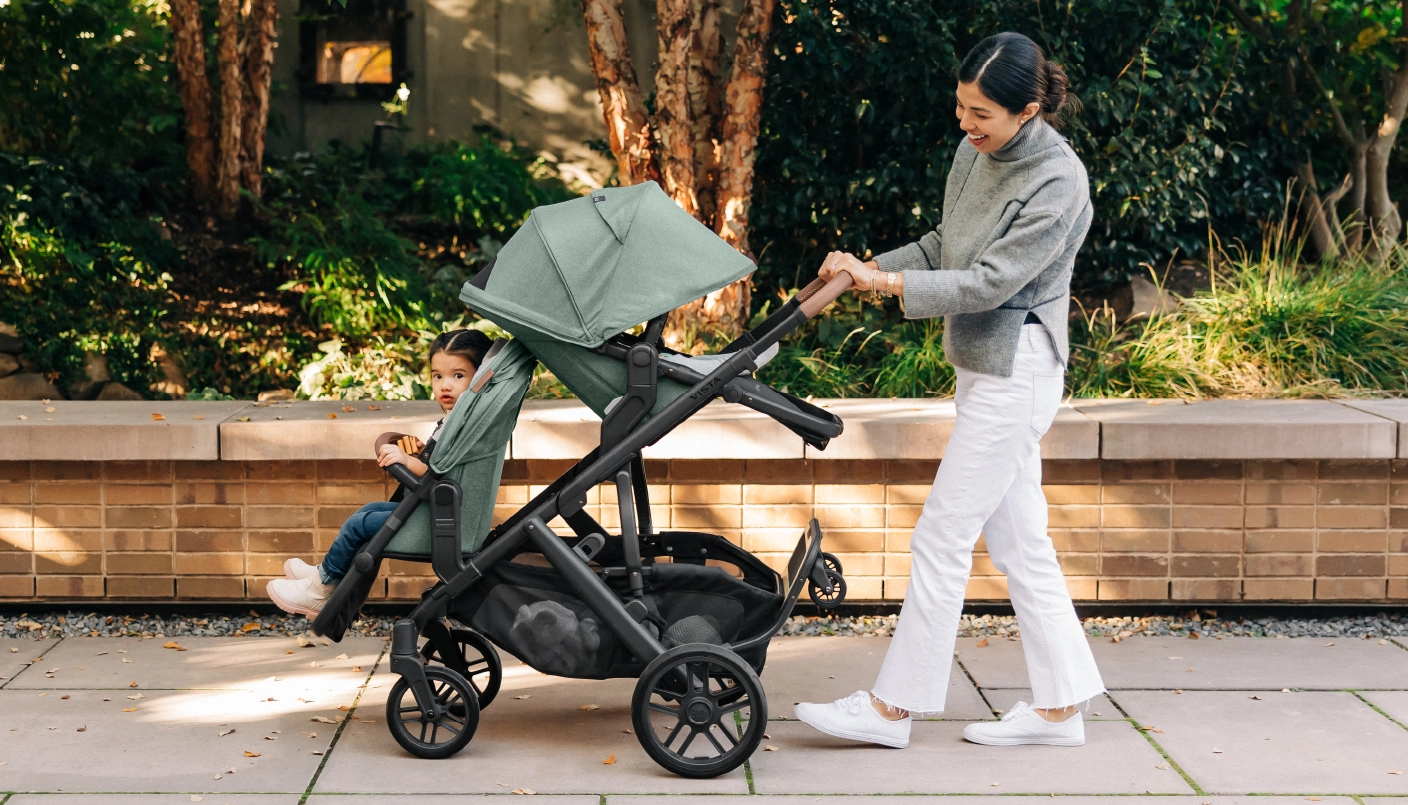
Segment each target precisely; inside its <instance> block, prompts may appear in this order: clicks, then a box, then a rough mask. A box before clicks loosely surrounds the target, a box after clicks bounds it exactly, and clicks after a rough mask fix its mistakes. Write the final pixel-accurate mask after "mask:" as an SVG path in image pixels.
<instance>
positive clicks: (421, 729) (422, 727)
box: [420, 721, 430, 743]
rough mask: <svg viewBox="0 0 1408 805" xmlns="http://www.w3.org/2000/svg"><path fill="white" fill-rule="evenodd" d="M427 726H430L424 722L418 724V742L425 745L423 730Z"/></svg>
mask: <svg viewBox="0 0 1408 805" xmlns="http://www.w3.org/2000/svg"><path fill="white" fill-rule="evenodd" d="M428 726H430V724H429V723H427V722H425V721H421V722H420V742H421V743H425V728H426V727H428Z"/></svg>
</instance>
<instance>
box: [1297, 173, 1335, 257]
mask: <svg viewBox="0 0 1408 805" xmlns="http://www.w3.org/2000/svg"><path fill="white" fill-rule="evenodd" d="M1296 173H1297V175H1298V176H1299V177H1300V181H1301V185H1302V187H1303V190H1302V193H1303V195H1302V196H1301V202H1300V208H1301V217H1302V219H1303V220H1304V222H1305V227H1306V229H1307V230H1308V231H1309V234H1310V242H1311V245H1313V246H1314V247H1315V251H1316V253H1317V254H1318V255H1319V256H1320V258H1321V259H1325V260H1333V259H1334V258H1336V257H1339V254H1340V248H1339V241H1338V239H1336V238H1335V233H1334V232H1333V231H1331V229H1330V222H1329V220H1328V218H1327V217H1326V215H1325V205H1324V204H1323V203H1321V200H1320V189H1319V187H1317V185H1316V182H1315V167H1314V166H1313V164H1312V163H1311V161H1310V157H1309V155H1307V156H1306V158H1305V161H1304V162H1301V163H1300V164H1298V165H1296Z"/></svg>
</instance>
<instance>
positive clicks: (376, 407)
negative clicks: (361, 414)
mask: <svg viewBox="0 0 1408 805" xmlns="http://www.w3.org/2000/svg"><path fill="white" fill-rule="evenodd" d="M367 410H368V411H380V410H381V406H379V405H368V406H367Z"/></svg>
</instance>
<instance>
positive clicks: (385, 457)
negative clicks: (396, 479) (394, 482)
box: [376, 444, 410, 467]
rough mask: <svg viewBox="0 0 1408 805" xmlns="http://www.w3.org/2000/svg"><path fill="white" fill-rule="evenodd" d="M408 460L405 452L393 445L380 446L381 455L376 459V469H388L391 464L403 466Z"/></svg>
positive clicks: (408, 457)
mask: <svg viewBox="0 0 1408 805" xmlns="http://www.w3.org/2000/svg"><path fill="white" fill-rule="evenodd" d="M409 459H410V456H408V455H406V451H405V450H402V449H401V448H399V447H397V446H396V445H394V444H384V445H382V446H381V453H380V454H379V455H378V456H377V457H376V465H377V466H378V467H389V466H391V465H392V464H405V463H407V461H408V460H409Z"/></svg>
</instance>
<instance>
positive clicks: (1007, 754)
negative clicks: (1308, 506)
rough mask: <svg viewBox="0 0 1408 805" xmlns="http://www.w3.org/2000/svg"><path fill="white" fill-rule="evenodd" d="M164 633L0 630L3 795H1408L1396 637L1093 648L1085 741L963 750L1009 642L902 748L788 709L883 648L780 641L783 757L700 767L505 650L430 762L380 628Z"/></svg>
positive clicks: (993, 705) (1012, 685) (1185, 802)
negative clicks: (708, 773)
mask: <svg viewBox="0 0 1408 805" xmlns="http://www.w3.org/2000/svg"><path fill="white" fill-rule="evenodd" d="M168 642H169V641H167V640H164V639H162V638H157V639H151V640H142V639H137V638H70V639H65V640H0V677H4V679H3V681H0V805H39V803H43V804H44V805H65V804H66V803H100V802H101V803H131V804H132V805H136V804H137V803H177V802H182V803H184V802H197V801H199V802H206V803H211V804H212V805H219V804H220V803H230V804H231V805H235V804H236V803H239V804H240V805H294V804H295V803H299V802H300V801H302V802H307V803H310V805H334V804H335V803H336V804H337V805H365V804H367V803H378V804H379V805H380V804H382V803H388V804H389V803H412V802H416V803H444V805H449V803H458V802H483V801H484V800H485V796H484V795H500V796H502V797H505V798H508V797H512V796H513V792H514V791H515V790H518V791H522V792H527V791H532V792H536V794H537V797H536V799H535V801H546V802H551V803H562V804H564V805H567V804H570V805H600V803H609V805H663V804H664V803H666V802H668V801H669V796H670V795H679V794H694V795H706V796H695V797H693V798H691V799H688V800H679V802H680V803H681V804H682V805H683V804H684V803H689V805H694V804H695V803H705V802H708V803H713V802H733V801H736V802H738V803H740V805H741V803H743V802H745V800H744V799H743V798H744V797H748V799H747V800H746V801H747V802H759V803H797V802H801V801H808V802H810V801H813V800H818V799H819V800H825V799H826V797H827V796H830V795H886V794H920V795H922V794H945V795H950V796H947V797H945V798H944V799H943V800H942V801H943V802H944V803H945V805H961V802H956V801H955V799H954V797H953V796H951V795H954V794H959V795H971V796H983V797H984V799H983V800H982V802H983V803H984V804H985V805H991V803H992V802H993V798H994V797H998V798H1001V797H1003V796H1010V795H1023V794H1026V795H1031V794H1042V795H1054V796H1067V797H1069V796H1071V795H1075V796H1077V797H1078V798H1080V800H1081V802H1082V805H1095V803H1097V800H1095V799H1093V798H1091V797H1093V796H1094V795H1118V796H1148V795H1151V794H1153V795H1166V796H1172V797H1174V799H1173V800H1172V803H1176V805H1204V803H1212V804H1213V805H1230V804H1231V803H1232V802H1234V801H1237V800H1238V799H1239V798H1241V800H1242V801H1245V796H1246V795H1249V794H1262V795H1274V796H1273V797H1272V798H1271V799H1266V798H1261V799H1258V800H1256V803H1257V804H1258V805H1289V804H1290V803H1291V802H1295V803H1304V802H1306V801H1307V800H1309V801H1312V802H1323V803H1325V804H1326V805H1353V802H1354V800H1352V799H1350V798H1351V797H1361V798H1362V797H1375V798H1376V799H1374V800H1373V803H1372V804H1371V805H1378V804H1379V803H1382V805H1408V640H1405V639H1402V638H1398V639H1394V640H1354V639H1339V640H1326V639H1315V638H1305V639H1255V638H1228V639H1225V640H1187V639H1181V638H1155V637H1147V638H1146V637H1135V638H1130V639H1127V640H1124V641H1123V642H1121V643H1118V644H1115V643H1111V642H1109V641H1108V640H1099V641H1095V642H1093V643H1092V645H1093V647H1094V649H1095V654H1096V657H1097V659H1098V660H1099V663H1100V668H1101V670H1102V672H1103V673H1104V675H1105V680H1106V684H1107V685H1108V687H1109V688H1110V691H1111V692H1110V694H1109V696H1108V697H1102V698H1100V699H1098V700H1096V701H1095V702H1093V703H1092V705H1091V708H1090V712H1089V713H1088V715H1087V719H1088V720H1087V727H1086V738H1087V742H1086V745H1085V746H1084V747H1081V748H1078V749H1062V748H1051V747H1018V748H994V747H981V746H975V745H972V744H967V743H965V742H964V741H963V740H962V738H961V732H962V729H963V725H964V724H965V723H967V722H968V721H972V720H982V719H992V718H995V717H996V716H995V713H996V712H997V711H999V710H1001V709H1004V708H1007V707H1010V706H1011V705H1012V703H1013V702H1015V701H1017V700H1019V699H1023V698H1026V697H1027V691H1026V690H1024V687H1025V685H1026V671H1025V668H1024V667H1023V662H1022V653H1021V645H1020V643H1018V642H1017V641H1015V640H1004V639H998V638H993V639H991V641H990V642H988V643H986V644H985V645H983V646H982V647H979V641H977V640H974V639H963V640H960V641H959V651H958V656H957V657H956V659H955V662H956V663H957V669H956V671H955V673H954V675H953V682H952V689H951V691H950V694H949V710H948V712H947V713H946V714H945V718H944V719H935V720H930V721H924V722H919V723H916V724H915V728H914V735H913V739H912V743H911V745H910V748H909V749H908V750H905V751H895V750H888V749H881V748H873V747H862V746H856V745H852V744H848V743H846V742H844V741H839V740H834V739H831V738H828V737H825V736H822V735H820V734H818V733H816V732H814V731H812V730H811V729H810V728H808V727H806V726H805V725H802V724H799V723H797V722H795V721H792V720H791V719H790V716H791V708H792V704H793V703H794V702H797V701H801V700H804V699H806V700H814V701H819V700H828V699H832V698H835V697H839V696H843V695H845V694H847V693H850V692H851V691H853V690H855V689H856V688H858V687H862V686H865V685H867V684H868V683H869V682H870V681H872V680H873V679H874V676H875V672H876V670H877V669H878V667H879V663H880V659H881V657H882V655H883V652H884V650H885V647H886V643H887V638H843V637H801V638H782V639H778V640H776V641H775V642H774V643H773V646H772V650H771V653H770V656H769V660H768V666H767V669H766V671H765V673H764V674H763V681H764V683H765V685H766V687H767V690H768V698H769V702H770V709H771V711H772V716H773V721H772V723H771V724H770V726H769V736H768V739H767V741H766V743H767V744H769V745H771V746H774V747H776V750H775V751H760V752H758V753H757V754H756V755H755V756H754V757H753V759H752V761H751V762H750V763H749V764H748V765H747V766H745V767H744V768H743V769H740V770H738V771H737V772H735V773H733V774H730V775H726V776H724V777H720V778H718V779H715V780H702V781H701V780H686V779H683V778H679V777H674V776H672V775H670V774H667V773H665V772H664V771H662V770H661V769H659V768H658V767H657V766H655V764H654V763H652V762H651V761H650V760H649V759H648V758H647V757H646V755H645V753H644V752H643V751H642V750H641V749H640V746H639V745H638V744H637V743H636V739H635V737H634V736H633V735H631V734H628V733H627V728H628V727H629V726H630V694H631V689H632V685H633V681H632V680H611V681H604V682H591V681H575V680H562V679H557V678H553V677H547V676H543V675H541V674H539V673H537V672H535V671H533V670H531V669H529V668H527V667H525V666H522V665H519V664H518V663H517V661H515V660H512V659H511V658H509V659H508V661H507V663H508V665H509V666H510V667H508V668H507V669H506V671H505V680H504V689H503V692H501V693H500V694H499V697H498V699H497V700H496V701H495V702H494V703H493V705H492V706H491V707H489V708H488V709H487V710H486V711H485V712H484V715H483V718H482V720H481V722H480V726H479V731H478V733H477V734H476V736H475V738H474V741H473V743H471V744H470V745H469V747H468V748H467V749H465V751H463V752H462V753H460V754H459V755H457V756H456V757H454V758H452V759H450V760H443V761H426V760H418V759H415V758H412V757H410V756H409V755H407V754H406V753H405V752H403V751H401V749H400V748H399V747H398V746H397V745H396V744H395V742H394V741H393V740H392V738H391V736H390V735H389V733H388V732H387V730H386V725H385V723H384V702H385V696H386V692H387V690H388V688H389V687H390V685H391V683H392V682H393V681H394V677H392V676H391V675H390V674H389V673H388V671H387V657H386V656H385V642H384V641H382V640H380V639H375V638H349V639H347V640H345V641H343V642H342V643H341V644H336V645H326V646H325V645H314V646H299V645H298V644H297V641H295V640H294V639H292V638H257V637H245V638H182V639H179V640H177V641H170V643H169V644H170V645H177V644H179V646H180V647H181V648H182V649H185V650H178V649H176V648H166V647H164V644H168ZM588 704H595V705H599V707H598V708H597V709H591V708H587V709H583V705H588ZM613 755H614V756H615V762H614V763H610V764H607V763H604V762H603V761H604V760H608V759H609V758H610V757H611V756H613ZM4 792H17V793H9V794H7V793H4ZM397 795H400V796H397ZM427 795H437V796H427ZM455 795H458V796H455ZM749 795H752V796H749ZM1276 796H1279V797H1282V798H1285V799H1282V800H1279V801H1278V800H1277V799H1276ZM1394 797H1398V798H1399V799H1397V800H1395V799H1394ZM920 798H921V799H923V797H920ZM959 799H960V800H961V799H962V798H961V797H960V798H959ZM509 801H512V800H509ZM843 801H844V802H845V803H847V804H848V805H852V804H853V805H877V804H878V803H881V802H893V800H881V799H878V798H872V797H867V796H853V797H849V798H847V799H845V800H843ZM908 801H912V799H907V800H906V802H908ZM934 801H936V802H937V801H938V800H937V799H935V800H934ZM1067 801H1070V800H1069V799H1067ZM1161 801H1167V800H1161ZM974 802H977V800H974ZM1016 802H1017V801H1016V800H1014V803H1016ZM1021 802H1030V800H1022V801H1021ZM1098 802H1099V803H1100V804H1101V805H1108V803H1109V799H1101V800H1098ZM1367 802H1369V801H1368V800H1362V799H1361V800H1360V804H1361V805H1364V803H1367Z"/></svg>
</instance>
